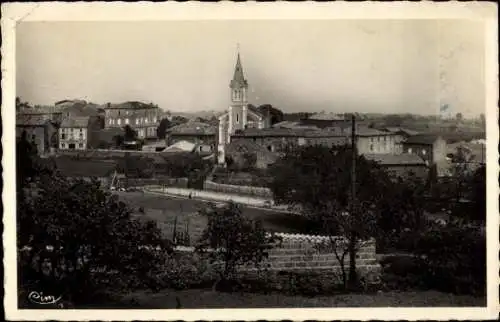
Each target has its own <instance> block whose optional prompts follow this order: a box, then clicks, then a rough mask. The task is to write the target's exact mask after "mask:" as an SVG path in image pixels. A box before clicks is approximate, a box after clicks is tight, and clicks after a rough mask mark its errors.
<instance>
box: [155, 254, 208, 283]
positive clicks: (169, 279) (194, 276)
mask: <svg viewBox="0 0 500 322" xmlns="http://www.w3.org/2000/svg"><path fill="white" fill-rule="evenodd" d="M212 280H213V275H212V274H211V269H210V267H209V266H208V263H207V261H206V260H204V259H202V258H199V257H197V256H196V255H194V254H175V255H173V256H171V257H169V259H168V260H167V261H166V262H165V265H164V267H163V270H162V272H161V273H160V274H158V275H156V276H155V277H154V283H156V285H157V286H156V287H157V288H173V289H176V290H183V289H189V288H196V287H201V286H203V285H204V284H205V283H211V282H212Z"/></svg>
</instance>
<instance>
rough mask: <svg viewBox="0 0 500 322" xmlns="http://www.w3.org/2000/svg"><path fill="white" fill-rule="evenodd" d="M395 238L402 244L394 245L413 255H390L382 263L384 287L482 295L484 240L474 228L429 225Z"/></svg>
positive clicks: (484, 280)
mask: <svg viewBox="0 0 500 322" xmlns="http://www.w3.org/2000/svg"><path fill="white" fill-rule="evenodd" d="M399 237H400V240H401V241H403V240H405V243H402V242H401V244H399V245H398V246H399V247H397V248H398V249H403V248H404V250H407V251H409V252H412V253H413V254H414V256H393V257H391V258H389V259H387V260H385V261H384V262H382V265H383V266H385V268H384V274H383V281H384V283H385V285H386V286H387V287H389V288H391V289H394V288H396V289H400V290H401V289H408V288H424V289H435V290H439V291H443V292H452V293H459V294H461V293H467V294H479V295H480V294H484V292H485V286H486V268H485V267H486V239H485V236H484V235H483V234H482V233H481V232H480V231H479V230H478V229H475V228H468V227H464V226H461V225H460V224H457V223H450V224H448V225H446V226H441V225H436V224H433V225H431V226H430V227H429V228H428V229H427V230H425V231H423V232H419V233H417V234H412V233H411V232H407V233H406V235H400V236H399ZM405 238H406V239H405Z"/></svg>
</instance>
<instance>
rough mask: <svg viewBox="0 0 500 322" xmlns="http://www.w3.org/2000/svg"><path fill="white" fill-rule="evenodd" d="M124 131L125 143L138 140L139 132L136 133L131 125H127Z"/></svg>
mask: <svg viewBox="0 0 500 322" xmlns="http://www.w3.org/2000/svg"><path fill="white" fill-rule="evenodd" d="M123 130H124V131H125V134H124V137H123V138H124V140H125V142H131V141H136V140H137V131H135V130H134V129H133V128H131V127H130V125H125V127H124V128H123Z"/></svg>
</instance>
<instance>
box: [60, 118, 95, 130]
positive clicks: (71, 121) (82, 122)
mask: <svg viewBox="0 0 500 322" xmlns="http://www.w3.org/2000/svg"><path fill="white" fill-rule="evenodd" d="M88 126H89V117H88V116H78V117H72V118H66V119H64V120H63V121H62V122H61V127H66V128H67V127H70V128H71V127H78V128H81V127H85V128H86V127H88Z"/></svg>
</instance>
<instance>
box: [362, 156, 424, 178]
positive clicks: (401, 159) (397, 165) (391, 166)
mask: <svg viewBox="0 0 500 322" xmlns="http://www.w3.org/2000/svg"><path fill="white" fill-rule="evenodd" d="M363 156H364V157H365V158H366V159H367V160H371V161H375V162H377V163H379V164H380V165H381V166H382V167H383V168H385V169H386V170H387V171H388V172H389V174H390V175H393V176H395V177H402V178H405V177H408V176H409V175H410V174H414V175H415V176H416V177H419V178H421V179H426V178H427V177H428V175H429V167H428V166H427V164H426V163H425V161H424V160H423V159H422V158H421V157H419V156H418V155H416V154H363Z"/></svg>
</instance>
